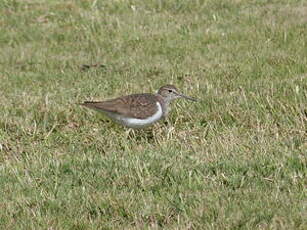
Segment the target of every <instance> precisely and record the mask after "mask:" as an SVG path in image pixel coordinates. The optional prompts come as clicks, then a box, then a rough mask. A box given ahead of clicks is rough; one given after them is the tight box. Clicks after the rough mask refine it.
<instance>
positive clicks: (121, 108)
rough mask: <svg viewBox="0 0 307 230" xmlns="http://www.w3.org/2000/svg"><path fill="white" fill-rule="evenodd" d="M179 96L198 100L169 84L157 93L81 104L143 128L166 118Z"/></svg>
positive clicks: (126, 125)
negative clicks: (171, 105)
mask: <svg viewBox="0 0 307 230" xmlns="http://www.w3.org/2000/svg"><path fill="white" fill-rule="evenodd" d="M177 98H184V99H187V100H190V101H197V99H196V98H193V97H189V96H186V95H184V94H182V93H180V92H179V91H178V89H177V88H176V87H175V86H174V85H170V84H168V85H164V86H162V87H161V88H160V89H159V90H158V92H157V93H139V94H131V95H126V96H121V97H118V98H115V99H110V100H105V101H85V102H84V103H82V104H81V105H82V106H85V107H87V108H90V109H94V110H96V111H99V112H102V113H104V114H105V115H106V116H108V117H109V118H111V120H113V121H115V122H116V123H118V124H121V125H123V126H125V127H127V128H132V129H142V128H146V127H148V126H150V125H152V124H153V123H155V122H157V121H159V120H161V119H165V118H166V117H167V115H168V113H169V111H170V103H171V102H172V101H173V100H175V99H177Z"/></svg>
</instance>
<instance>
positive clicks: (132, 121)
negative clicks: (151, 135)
mask: <svg viewBox="0 0 307 230" xmlns="http://www.w3.org/2000/svg"><path fill="white" fill-rule="evenodd" d="M156 104H157V112H156V113H154V114H153V115H152V116H150V117H148V118H146V119H138V118H130V117H123V116H121V115H118V114H117V115H115V116H114V114H113V115H112V118H113V119H114V120H115V121H117V122H118V123H120V124H122V125H124V126H127V127H129V128H135V129H137V128H144V127H146V126H148V125H151V124H153V123H154V122H156V121H158V120H160V119H161V118H162V115H163V111H162V107H161V105H160V103H159V102H157V103H156Z"/></svg>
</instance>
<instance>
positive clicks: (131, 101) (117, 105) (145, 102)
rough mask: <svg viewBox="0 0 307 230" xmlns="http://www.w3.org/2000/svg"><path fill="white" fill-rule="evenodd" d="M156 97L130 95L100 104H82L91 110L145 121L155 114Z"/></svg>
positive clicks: (151, 95)
mask: <svg viewBox="0 0 307 230" xmlns="http://www.w3.org/2000/svg"><path fill="white" fill-rule="evenodd" d="M156 102H157V96H156V95H153V94H132V95H128V96H123V97H119V98H116V99H112V100H108V101H101V102H89V101H88V102H84V103H83V104H82V105H83V106H86V107H88V108H91V109H96V110H102V111H106V112H112V113H118V114H122V115H124V116H127V117H133V118H138V119H145V118H146V117H148V116H151V115H153V114H154V113H155V112H157V105H156Z"/></svg>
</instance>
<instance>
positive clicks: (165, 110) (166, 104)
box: [157, 94, 170, 118]
mask: <svg viewBox="0 0 307 230" xmlns="http://www.w3.org/2000/svg"><path fill="white" fill-rule="evenodd" d="M157 99H158V101H159V103H160V105H161V107H162V112H163V117H164V118H165V117H166V116H167V114H168V112H169V111H170V106H169V105H170V100H167V99H166V98H164V97H162V96H161V95H160V94H157Z"/></svg>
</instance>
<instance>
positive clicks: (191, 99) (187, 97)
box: [178, 93, 197, 101]
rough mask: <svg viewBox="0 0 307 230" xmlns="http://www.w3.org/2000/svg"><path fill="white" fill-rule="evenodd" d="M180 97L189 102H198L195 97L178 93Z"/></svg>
mask: <svg viewBox="0 0 307 230" xmlns="http://www.w3.org/2000/svg"><path fill="white" fill-rule="evenodd" d="M178 96H180V97H183V98H185V99H187V100H190V101H197V99H196V98H194V97H189V96H186V95H184V94H181V93H178Z"/></svg>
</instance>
